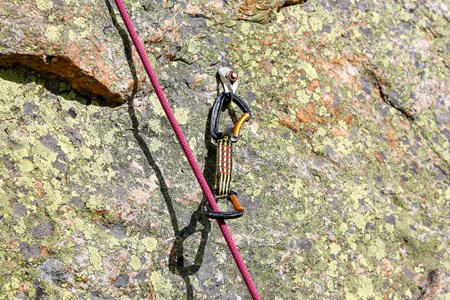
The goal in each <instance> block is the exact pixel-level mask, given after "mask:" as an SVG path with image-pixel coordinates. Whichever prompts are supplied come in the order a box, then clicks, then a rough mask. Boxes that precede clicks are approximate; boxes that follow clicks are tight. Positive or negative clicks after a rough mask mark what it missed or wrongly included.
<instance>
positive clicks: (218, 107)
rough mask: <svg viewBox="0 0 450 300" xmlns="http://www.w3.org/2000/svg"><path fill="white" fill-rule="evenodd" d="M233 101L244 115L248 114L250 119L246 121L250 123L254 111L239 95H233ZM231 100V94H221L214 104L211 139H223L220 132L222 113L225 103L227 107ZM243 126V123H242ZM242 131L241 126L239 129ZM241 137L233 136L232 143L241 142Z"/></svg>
mask: <svg viewBox="0 0 450 300" xmlns="http://www.w3.org/2000/svg"><path fill="white" fill-rule="evenodd" d="M232 95H233V99H232V101H233V102H234V103H235V104H236V105H237V106H238V107H239V108H240V109H241V110H242V112H243V115H245V114H248V117H247V118H246V120H245V121H249V120H250V119H251V116H252V111H251V110H250V107H248V105H247V103H245V102H244V100H242V99H241V98H240V97H239V96H238V95H236V94H235V93H232ZM229 99H230V93H221V94H220V95H219V96H218V97H217V99H216V101H215V102H214V105H213V108H212V111H211V137H212V138H213V139H214V140H216V141H217V140H218V139H220V138H221V137H222V135H223V132H219V121H220V113H221V112H222V108H223V105H224V102H227V103H226V105H229V104H230V103H231V101H230V100H229ZM240 125H242V123H240ZM238 129H240V126H239V128H238ZM239 138H240V136H239V135H238V136H235V135H234V134H232V135H231V141H232V142H233V143H234V142H237V141H238V140H239Z"/></svg>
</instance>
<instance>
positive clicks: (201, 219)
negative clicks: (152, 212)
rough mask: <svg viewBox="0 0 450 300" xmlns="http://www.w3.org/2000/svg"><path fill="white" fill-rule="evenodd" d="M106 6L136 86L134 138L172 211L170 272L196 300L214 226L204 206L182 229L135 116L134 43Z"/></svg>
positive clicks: (131, 107)
mask: <svg viewBox="0 0 450 300" xmlns="http://www.w3.org/2000/svg"><path fill="white" fill-rule="evenodd" d="M105 2H106V5H107V7H108V10H109V14H110V16H111V19H112V22H113V24H114V26H115V28H116V29H117V30H118V32H119V34H120V36H121V38H122V43H123V47H124V50H125V55H126V57H127V61H128V64H129V67H130V70H131V72H132V74H133V79H134V84H133V90H132V97H131V99H130V100H129V101H128V115H129V116H130V120H131V123H132V127H133V128H132V131H133V136H134V138H135V139H136V141H137V143H138V144H139V147H140V148H141V149H142V152H143V153H144V155H145V158H146V159H147V162H148V164H149V166H150V167H151V168H152V169H153V171H154V172H155V175H156V177H157V179H158V182H159V187H160V191H161V194H162V196H163V198H164V201H165V203H166V206H167V209H168V211H169V216H170V221H171V224H172V227H173V231H174V235H175V241H174V243H173V246H172V249H171V251H170V255H169V269H170V271H171V272H172V273H174V274H177V275H179V276H181V277H182V278H183V280H184V282H185V283H186V294H187V299H188V300H191V299H194V290H193V285H192V282H191V279H190V277H189V276H190V275H193V274H195V273H196V272H198V270H199V269H200V267H201V265H202V263H203V257H204V253H205V247H206V243H207V241H208V235H209V232H210V230H211V223H210V221H209V220H208V219H207V218H206V217H205V216H204V214H203V213H202V205H199V207H198V209H197V210H196V211H195V212H193V213H192V215H191V219H190V222H189V224H188V225H187V226H186V227H184V228H182V229H180V226H179V223H178V219H177V216H176V212H175V209H174V206H173V201H172V198H171V196H170V193H169V189H168V186H167V183H166V180H165V179H164V176H163V173H162V172H161V169H160V168H159V167H158V165H157V164H156V161H155V159H154V158H153V156H152V154H151V152H150V149H149V147H148V145H147V143H146V142H145V140H144V138H143V137H142V136H141V134H140V132H139V121H138V118H137V116H136V111H135V109H134V104H133V99H134V96H135V95H136V92H137V85H138V78H137V74H136V69H135V65H134V62H133V57H132V54H131V53H132V52H131V43H130V40H129V38H128V34H127V32H126V31H125V29H123V28H121V27H120V25H119V24H118V22H117V18H116V15H115V13H114V10H113V8H112V6H111V3H110V2H109V0H105ZM198 223H200V224H201V225H202V227H203V228H202V229H200V230H198V229H197V226H198ZM196 232H200V233H201V239H200V243H199V246H198V249H197V251H196V254H195V259H194V262H193V263H192V264H190V265H186V258H185V257H186V256H185V253H184V250H185V246H184V243H185V241H186V240H187V239H188V238H189V237H190V236H192V235H193V234H195V233H196Z"/></svg>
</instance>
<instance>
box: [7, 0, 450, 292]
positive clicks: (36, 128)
mask: <svg viewBox="0 0 450 300" xmlns="http://www.w3.org/2000/svg"><path fill="white" fill-rule="evenodd" d="M39 3H40V4H39V5H40V6H41V7H42V8H43V9H44V11H45V12H47V11H48V13H51V12H53V10H54V9H55V8H54V7H53V8H52V7H50V5H46V4H45V3H47V2H45V1H39ZM152 3H153V2H152ZM236 3H237V1H228V5H226V4H225V2H223V1H195V2H190V3H187V2H183V1H181V2H180V1H177V2H170V3H169V2H166V3H153V4H150V2H145V1H144V2H138V1H134V0H132V1H126V5H127V7H129V9H130V12H131V14H132V18H133V21H134V22H135V25H136V27H137V30H138V32H139V33H140V34H142V38H143V41H144V43H145V45H146V47H147V50H148V52H149V54H150V55H151V60H152V63H153V64H154V67H155V69H156V70H157V72H158V74H161V77H160V78H161V83H162V85H163V88H164V90H165V92H166V94H167V96H168V98H169V99H170V101H171V103H172V105H173V106H174V111H175V113H176V115H177V117H179V119H180V123H181V126H182V128H183V130H184V132H185V134H186V136H187V139H188V141H189V144H190V145H191V146H192V147H193V149H194V153H195V155H196V156H197V158H198V161H199V162H200V163H201V164H202V166H204V167H205V169H207V170H208V168H209V167H208V164H211V163H213V162H212V161H211V160H210V158H208V157H210V156H211V153H210V152H208V151H209V150H210V149H209V148H207V147H209V146H210V145H209V144H208V143H207V142H208V141H206V146H207V147H205V140H204V139H205V135H204V131H205V128H206V127H207V126H206V123H207V121H206V119H207V115H208V110H209V109H210V107H211V105H212V102H213V101H214V98H215V96H216V84H215V78H214V75H215V72H216V70H217V68H218V66H222V65H231V66H234V67H235V68H236V69H237V71H238V73H239V74H240V77H241V82H240V88H239V90H238V94H239V95H240V96H242V97H243V98H244V99H245V100H246V101H248V102H249V103H250V106H251V108H252V111H253V113H254V116H253V119H252V121H251V122H250V123H249V124H245V126H244V127H243V133H242V135H243V138H242V139H241V140H240V141H239V143H237V144H236V147H235V152H234V153H235V156H234V160H235V165H234V173H233V180H232V186H233V189H235V190H237V191H238V193H239V197H240V199H241V201H242V203H243V204H244V206H245V207H246V216H245V217H244V218H242V219H239V220H235V221H233V222H230V226H231V230H232V232H233V233H235V234H236V240H237V242H238V246H239V249H240V250H241V253H242V254H243V257H244V258H245V260H246V262H247V264H248V267H249V270H250V273H251V274H252V275H253V276H254V280H255V283H256V285H257V286H258V288H259V290H260V292H261V295H262V297H263V299H278V300H279V299H335V298H336V299H337V298H339V299H340V298H344V299H384V298H389V299H418V298H428V299H446V298H448V297H449V294H450V290H449V284H448V282H449V280H450V264H449V261H450V253H449V250H448V249H449V248H450V247H449V232H450V221H449V215H448V212H449V211H450V184H449V183H450V182H449V177H448V173H449V171H450V168H449V164H450V154H449V151H448V139H449V130H448V126H449V125H448V124H449V121H450V115H449V111H450V109H449V95H450V90H449V87H450V82H449V79H448V78H449V77H448V58H446V56H445V47H446V45H448V43H449V41H450V39H449V33H448V12H447V9H446V6H445V4H444V3H443V1H425V2H424V3H421V4H420V5H418V4H411V3H409V2H405V1H387V2H383V3H367V1H356V0H353V1H339V3H334V2H333V3H331V2H326V1H308V2H306V3H305V4H302V5H291V6H288V7H282V5H280V2H279V1H264V3H263V2H261V3H259V5H258V4H256V2H254V1H243V2H242V3H241V6H240V8H239V9H234V7H233V5H234V4H236ZM54 5H71V7H72V6H73V5H75V6H76V7H77V9H80V10H82V9H83V7H82V6H83V5H81V4H79V5H78V6H77V5H76V3H75V2H73V1H65V2H64V4H62V2H61V3H60V2H58V3H56V2H54ZM242 5H244V6H242ZM107 18H111V15H110V13H109V12H108V10H107V9H105V11H104V15H103V16H102V20H106V19H107ZM90 22H92V21H90V20H81V19H74V20H72V22H71V23H70V24H71V25H70V26H73V27H74V28H72V27H68V28H66V27H64V28H61V32H68V30H69V31H70V30H75V28H78V29H79V30H81V29H83V30H88V29H89V28H94V27H95V26H96V23H95V22H94V23H90ZM111 22H112V21H111ZM121 29H122V30H123V28H122V25H121V22H120V21H119V22H117V24H115V25H114V24H113V25H112V27H111V28H110V29H108V30H110V31H111V32H110V33H109V34H110V35H111V38H112V40H114V41H116V44H114V45H110V47H113V48H114V49H115V51H118V50H117V49H121V51H124V53H125V51H126V50H125V49H123V47H124V45H125V46H126V45H128V44H127V39H126V38H125V37H124V36H123V35H122V36H121V33H122V34H123V31H120V30H121ZM4 32H6V33H7V34H8V35H10V34H12V33H8V32H9V31H7V29H2V31H1V32H0V36H3V34H4ZM55 32H56V31H55ZM58 32H59V29H58ZM53 33H54V32H53ZM53 33H52V35H51V36H53V37H54V35H53ZM123 55H124V54H123ZM138 64H139V63H138V62H137V61H134V64H133V63H132V62H125V61H123V62H122V65H121V70H122V71H123V70H128V71H129V72H130V74H128V76H131V77H133V76H132V74H133V70H134V69H136V68H137V67H136V65H138ZM128 71H127V72H128ZM134 87H135V88H136V87H137V85H134ZM129 89H130V91H129V92H131V91H132V90H133V85H130V86H129ZM0 101H1V105H0V129H1V130H0V139H1V143H0V236H1V242H2V243H0V245H1V246H0V264H1V265H2V266H3V267H2V269H1V270H0V292H1V293H0V294H2V295H6V297H7V298H14V297H17V298H22V299H26V298H34V297H36V295H46V296H47V297H48V298H55V299H59V298H68V299H71V298H82V297H84V298H88V297H94V298H95V297H99V298H115V299H116V298H117V299H142V298H149V299H155V298H156V299H184V298H187V299H212V298H214V299H236V298H238V297H241V298H242V299H247V298H248V297H249V295H248V293H247V291H246V288H245V286H244V284H243V283H242V281H241V279H240V274H239V272H238V271H237V269H236V267H235V265H234V262H233V259H232V258H231V256H230V255H229V253H228V251H227V250H226V245H225V244H224V242H223V238H222V237H221V235H220V232H219V231H218V230H217V228H215V227H214V224H210V223H209V222H208V221H206V220H204V219H202V218H201V217H199V213H198V206H199V203H200V201H201V192H200V190H199V188H198V186H197V185H196V181H195V179H194V177H193V175H192V174H191V172H190V169H189V167H188V165H187V163H186V161H185V160H184V159H183V157H182V153H181V150H180V148H179V146H178V145H177V143H176V141H175V139H174V137H173V134H172V133H171V131H170V128H169V125H168V122H167V121H166V120H165V117H164V113H163V110H162V109H161V107H160V105H159V103H158V101H157V98H156V97H155V96H154V94H153V93H152V92H151V90H150V88H149V87H148V86H146V85H144V86H143V87H142V89H138V90H137V91H135V98H134V100H133V102H132V104H131V102H130V103H129V104H124V105H122V106H119V107H117V108H110V107H108V106H104V105H103V103H96V102H95V99H94V100H93V101H92V99H90V98H88V97H86V96H84V97H83V96H82V95H81V94H80V93H78V92H77V91H74V89H73V88H72V87H71V82H70V81H67V80H59V79H54V80H53V79H52V80H48V79H47V78H46V77H45V76H44V75H42V74H34V75H22V73H21V72H18V71H17V70H13V69H12V68H9V69H4V70H1V71H0ZM226 115H227V114H224V116H226ZM206 129H207V128H206ZM209 169H210V168H209ZM211 226H212V229H211V228H210V227H211ZM206 237H207V238H206ZM237 283H238V284H237Z"/></svg>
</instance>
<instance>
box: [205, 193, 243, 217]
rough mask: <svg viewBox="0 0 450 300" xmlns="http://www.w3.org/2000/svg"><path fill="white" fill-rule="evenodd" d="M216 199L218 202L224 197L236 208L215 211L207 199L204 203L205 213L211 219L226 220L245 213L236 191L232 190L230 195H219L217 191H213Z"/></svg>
mask: <svg viewBox="0 0 450 300" xmlns="http://www.w3.org/2000/svg"><path fill="white" fill-rule="evenodd" d="M213 194H214V199H215V200H216V202H219V201H220V200H222V199H225V198H226V199H227V200H228V201H230V202H231V203H232V204H233V207H234V210H230V211H214V210H212V209H211V207H210V205H209V203H208V202H207V201H205V203H204V209H203V212H204V214H205V215H206V216H207V217H208V218H211V219H220V220H226V219H236V218H239V217H242V215H243V214H244V211H245V209H244V207H243V206H242V205H241V203H239V200H238V198H237V194H236V192H234V191H231V192H230V193H229V194H228V195H224V196H218V195H217V194H216V192H215V191H213Z"/></svg>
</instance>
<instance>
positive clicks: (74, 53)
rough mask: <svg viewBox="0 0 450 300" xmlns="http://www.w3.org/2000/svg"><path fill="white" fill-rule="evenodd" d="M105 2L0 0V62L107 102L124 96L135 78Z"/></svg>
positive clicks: (118, 99) (114, 102)
mask: <svg viewBox="0 0 450 300" xmlns="http://www.w3.org/2000/svg"><path fill="white" fill-rule="evenodd" d="M105 3H107V2H105V1H100V2H98V1H89V0H84V1H50V0H43V1H3V3H2V6H1V7H0V37H2V38H1V39H0V67H1V66H3V67H7V68H12V67H16V66H18V65H21V66H25V67H27V68H31V69H33V70H35V71H37V72H39V73H45V74H46V75H47V76H52V77H53V78H55V77H56V78H58V79H60V80H61V79H63V80H65V81H66V82H68V83H69V84H70V86H71V87H72V88H73V89H74V90H76V91H87V92H89V93H91V94H93V95H96V96H100V97H103V98H105V99H106V100H107V102H108V103H109V104H112V105H113V104H117V103H122V102H124V101H125V99H127V98H129V97H130V96H131V87H132V86H133V84H134V82H135V79H134V78H133V77H132V76H131V73H130V72H129V67H128V64H127V58H126V57H125V55H124V52H123V48H122V45H121V42H120V36H117V32H116V30H115V28H114V25H113V21H112V20H111V18H110V16H109V15H108V14H105V11H108V8H107V5H106V4H105ZM139 70H142V68H139ZM143 78H144V77H142V71H141V72H140V80H141V81H142V80H143Z"/></svg>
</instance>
